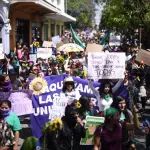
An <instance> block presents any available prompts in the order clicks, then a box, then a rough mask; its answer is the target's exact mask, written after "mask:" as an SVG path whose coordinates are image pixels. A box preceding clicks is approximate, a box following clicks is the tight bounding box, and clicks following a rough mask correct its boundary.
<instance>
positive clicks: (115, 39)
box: [109, 35, 121, 46]
mask: <svg viewBox="0 0 150 150" xmlns="http://www.w3.org/2000/svg"><path fill="white" fill-rule="evenodd" d="M120 43H121V36H120V35H118V36H115V35H114V36H110V40H109V45H110V46H119V45H120Z"/></svg>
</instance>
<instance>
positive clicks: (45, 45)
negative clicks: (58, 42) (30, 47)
mask: <svg viewBox="0 0 150 150" xmlns="http://www.w3.org/2000/svg"><path fill="white" fill-rule="evenodd" d="M42 47H52V42H51V41H44V42H43V45H42Z"/></svg>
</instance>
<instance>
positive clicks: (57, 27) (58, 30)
mask: <svg viewBox="0 0 150 150" xmlns="http://www.w3.org/2000/svg"><path fill="white" fill-rule="evenodd" d="M56 33H57V35H60V25H57V26H56Z"/></svg>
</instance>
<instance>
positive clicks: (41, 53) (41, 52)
mask: <svg viewBox="0 0 150 150" xmlns="http://www.w3.org/2000/svg"><path fill="white" fill-rule="evenodd" d="M36 55H37V58H43V59H48V58H49V57H50V56H52V48H38V49H37V54H36Z"/></svg>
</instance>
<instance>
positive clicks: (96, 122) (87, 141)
mask: <svg viewBox="0 0 150 150" xmlns="http://www.w3.org/2000/svg"><path fill="white" fill-rule="evenodd" d="M103 123H104V117H94V116H86V124H85V128H86V136H85V138H82V139H81V142H80V145H94V133H95V131H96V128H97V127H98V126H100V125H101V124H103Z"/></svg>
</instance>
